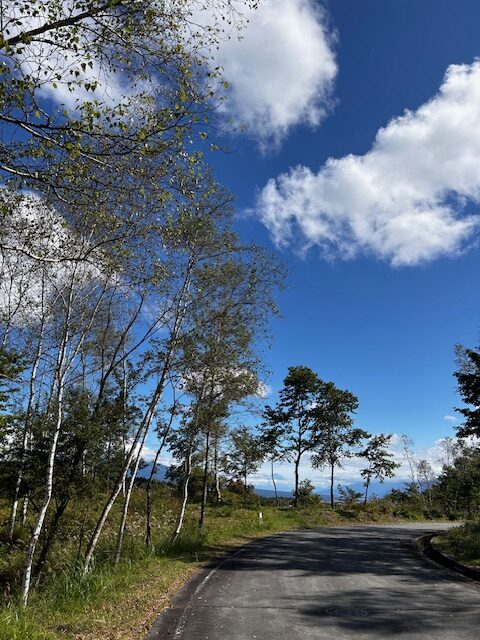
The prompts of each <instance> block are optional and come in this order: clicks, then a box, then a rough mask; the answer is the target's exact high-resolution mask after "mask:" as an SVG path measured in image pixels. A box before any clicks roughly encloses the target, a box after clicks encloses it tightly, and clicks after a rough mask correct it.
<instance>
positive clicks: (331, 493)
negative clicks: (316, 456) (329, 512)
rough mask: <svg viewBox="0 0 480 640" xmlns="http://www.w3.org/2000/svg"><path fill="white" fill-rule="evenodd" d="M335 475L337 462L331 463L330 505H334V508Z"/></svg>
mask: <svg viewBox="0 0 480 640" xmlns="http://www.w3.org/2000/svg"><path fill="white" fill-rule="evenodd" d="M334 476H335V464H334V463H330V506H331V507H332V509H333V507H334V506H335V500H334V498H333V482H334Z"/></svg>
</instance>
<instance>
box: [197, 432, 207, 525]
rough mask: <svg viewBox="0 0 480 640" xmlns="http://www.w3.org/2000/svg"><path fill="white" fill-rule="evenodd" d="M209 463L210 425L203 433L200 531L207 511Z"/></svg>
mask: <svg viewBox="0 0 480 640" xmlns="http://www.w3.org/2000/svg"><path fill="white" fill-rule="evenodd" d="M209 465H210V427H208V428H207V431H206V434H205V459H204V463H203V486H202V503H201V506H200V518H199V520H198V527H199V529H200V531H202V530H203V528H204V526H205V514H206V511H207V498H208V472H209Z"/></svg>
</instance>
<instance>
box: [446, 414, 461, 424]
mask: <svg viewBox="0 0 480 640" xmlns="http://www.w3.org/2000/svg"><path fill="white" fill-rule="evenodd" d="M443 419H444V420H446V421H447V422H451V423H452V424H457V422H458V418H457V417H456V416H450V415H447V416H443Z"/></svg>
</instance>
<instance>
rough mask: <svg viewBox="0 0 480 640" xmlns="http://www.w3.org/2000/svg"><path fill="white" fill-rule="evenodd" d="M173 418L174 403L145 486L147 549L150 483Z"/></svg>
mask: <svg viewBox="0 0 480 640" xmlns="http://www.w3.org/2000/svg"><path fill="white" fill-rule="evenodd" d="M174 416H175V403H174V405H173V407H172V411H171V413H170V420H169V422H168V425H167V428H166V429H164V431H163V434H162V441H161V442H160V446H159V447H158V449H157V451H156V453H155V458H154V460H153V464H152V469H151V471H150V475H149V476H148V480H147V486H146V494H147V495H146V498H147V500H146V534H145V545H146V546H147V547H149V546H150V543H151V539H152V525H151V521H152V482H153V479H154V477H155V474H156V472H157V465H158V459H159V458H160V454H161V453H162V450H163V447H164V446H165V442H166V440H167V438H168V434H169V433H170V429H171V427H172V422H173V418H174Z"/></svg>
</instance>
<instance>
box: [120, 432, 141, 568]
mask: <svg viewBox="0 0 480 640" xmlns="http://www.w3.org/2000/svg"><path fill="white" fill-rule="evenodd" d="M147 433H148V429H145V430H144V432H143V436H142V440H141V442H140V444H139V446H138V452H137V455H136V457H135V462H134V465H133V469H132V472H131V473H132V475H131V477H130V479H129V482H128V487H127V488H126V492H125V498H124V501H123V509H122V517H121V519H120V525H119V527H118V534H117V542H116V545H115V560H114V564H115V565H117V564H118V563H119V562H120V556H121V554H122V545H123V539H124V537H125V526H126V524H127V515H128V507H129V506H130V498H131V497H132V491H133V487H134V486H135V480H136V478H137V473H138V467H139V465H140V460H141V458H142V450H143V445H144V444H145V439H146V437H147Z"/></svg>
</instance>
